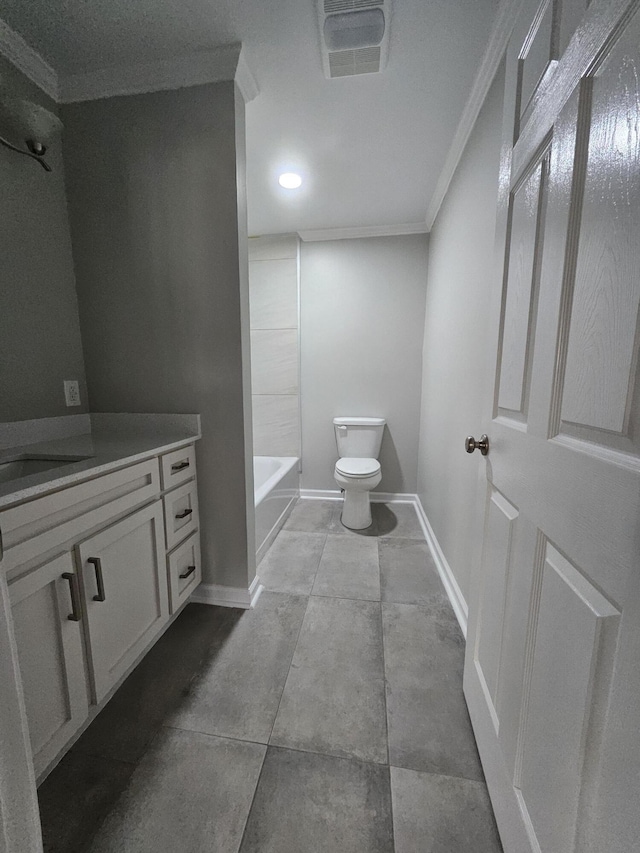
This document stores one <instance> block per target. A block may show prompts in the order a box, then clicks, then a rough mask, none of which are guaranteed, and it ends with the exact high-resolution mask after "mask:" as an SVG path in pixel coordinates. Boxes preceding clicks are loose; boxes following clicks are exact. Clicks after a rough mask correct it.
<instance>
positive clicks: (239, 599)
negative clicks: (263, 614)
mask: <svg viewBox="0 0 640 853" xmlns="http://www.w3.org/2000/svg"><path fill="white" fill-rule="evenodd" d="M263 589H264V587H263V586H262V584H261V583H260V578H259V576H258V575H256V576H255V578H254V579H253V581H252V583H251V586H250V587H249V588H248V589H243V588H242V587H238V586H222V585H221V584H217V583H201V584H200V586H199V587H198V588H197V589H196V590H195V592H194V593H193V594H192V596H191V599H190V600H191V601H193V602H195V603H196V604H213V605H217V606H218V607H239V608H241V609H242V610H249V609H250V608H252V607H255V606H256V603H257V601H258V599H259V598H260V593H261V592H262V590H263Z"/></svg>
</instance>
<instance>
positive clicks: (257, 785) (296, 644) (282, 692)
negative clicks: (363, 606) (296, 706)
mask: <svg viewBox="0 0 640 853" xmlns="http://www.w3.org/2000/svg"><path fill="white" fill-rule="evenodd" d="M325 543H326V536H325ZM325 543H323V545H322V551H321V552H320V559H322V552H323V551H324V545H325ZM320 559H319V560H318V566H319V565H320ZM317 572H318V567H316V574H317ZM313 580H314V583H315V575H314V577H313ZM312 588H313V585H312ZM306 599H307V604H306V606H305V608H304V613H303V614H302V619H301V620H300V625H299V627H298V633H297V635H296V641H295V643H294V644H293V652H292V653H291V660H290V661H289V668H288V670H287V675H286V677H285V679H284V682H283V684H282V691H281V693H280V699H279V700H278V707H277V708H276V712H275V714H274V715H273V721H272V723H271V731H270V732H269V736H268V738H267V742H266V744H262V745H263V746H264V747H265V750H264V756H263V758H262V764H261V765H260V773H258V780H257V782H256V787H255V788H254V791H253V796H252V798H251V805H250V806H249V811H248V812H247V819H246V820H245V822H244V827H243V830H242V836H241V838H240V844H239V845H238V848H237V851H236V853H240V850H242V845H243V844H244V839H245V836H246V834H247V826H248V825H249V818H250V817H251V812H252V810H253V805H254V803H255V801H256V795H257V793H258V788H259V787H260V780H261V779H262V772H263V770H264V763H265V761H266V760H267V753H268V752H269V746H270V741H271V736H272V735H273V729H274V727H275V724H276V720H277V718H278V713H279V712H280V705H281V704H282V697H283V696H284V691H285V689H286V687H287V681H288V680H289V674H290V672H291V665H292V663H293V658H294V656H295V653H296V649H297V648H298V642H299V640H300V632H301V631H302V626H303V624H304V620H305V616H306V615H307V610H308V609H309V600H310V596H309V595H307V596H306Z"/></svg>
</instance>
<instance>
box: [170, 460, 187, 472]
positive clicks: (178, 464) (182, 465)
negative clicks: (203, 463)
mask: <svg viewBox="0 0 640 853" xmlns="http://www.w3.org/2000/svg"><path fill="white" fill-rule="evenodd" d="M188 467H189V460H188V459H187V461H186V462H176V464H175V465H172V466H171V470H172V471H182V470H184V469H185V468H188Z"/></svg>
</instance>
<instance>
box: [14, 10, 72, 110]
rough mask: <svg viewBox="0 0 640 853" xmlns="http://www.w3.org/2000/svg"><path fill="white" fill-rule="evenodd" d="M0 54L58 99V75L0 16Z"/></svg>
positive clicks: (48, 93)
mask: <svg viewBox="0 0 640 853" xmlns="http://www.w3.org/2000/svg"><path fill="white" fill-rule="evenodd" d="M0 55H2V56H4V57H5V59H8V60H9V62H11V63H13V65H15V66H16V68H17V69H18V70H19V71H22V73H23V74H24V75H25V76H26V77H28V78H29V80H31V82H32V83H35V84H36V86H39V87H40V88H41V89H42V91H43V92H44V93H45V94H46V95H48V96H49V97H50V98H52V99H53V100H54V101H57V100H58V91H59V90H58V75H57V74H56V72H55V71H54V70H53V68H52V67H51V66H50V65H49V63H48V62H47V61H46V60H45V59H43V58H42V57H41V56H40V54H39V53H38V52H37V51H35V50H34V49H33V48H32V47H31V45H30V44H27V42H26V41H25V40H24V39H23V38H22V36H21V35H20V34H19V33H17V32H16V31H15V30H12V29H11V27H10V26H9V24H7V23H6V22H5V21H3V20H2V19H1V18H0Z"/></svg>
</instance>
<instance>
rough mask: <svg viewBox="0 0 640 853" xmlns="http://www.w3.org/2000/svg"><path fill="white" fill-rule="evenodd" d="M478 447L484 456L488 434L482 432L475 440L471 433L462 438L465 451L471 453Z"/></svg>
mask: <svg viewBox="0 0 640 853" xmlns="http://www.w3.org/2000/svg"><path fill="white" fill-rule="evenodd" d="M476 448H477V449H478V450H479V451H480V453H482V455H483V456H486V455H487V453H488V452H489V436H488V435H487V434H486V433H484V434H483V435H481V436H480V440H479V441H476V440H475V438H474V437H473V436H472V435H468V436H467V437H466V438H465V440H464V449H465V450H466V451H467V453H473V451H474V450H475V449H476Z"/></svg>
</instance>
